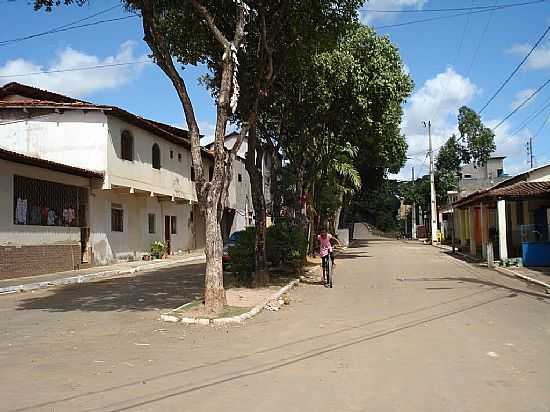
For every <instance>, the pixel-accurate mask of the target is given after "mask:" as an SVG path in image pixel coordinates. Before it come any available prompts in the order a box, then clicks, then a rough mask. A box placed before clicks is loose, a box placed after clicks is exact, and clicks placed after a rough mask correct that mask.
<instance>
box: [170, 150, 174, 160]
mask: <svg viewBox="0 0 550 412" xmlns="http://www.w3.org/2000/svg"><path fill="white" fill-rule="evenodd" d="M173 158H174V151H173V150H170V159H173Z"/></svg>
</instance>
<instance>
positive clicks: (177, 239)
mask: <svg viewBox="0 0 550 412" xmlns="http://www.w3.org/2000/svg"><path fill="white" fill-rule="evenodd" d="M0 148H1V149H3V150H4V151H8V152H12V153H16V154H20V155H22V156H24V157H25V158H33V159H36V161H37V162H50V163H48V164H51V165H54V164H56V165H63V166H66V167H68V168H74V169H75V170H85V171H86V173H91V174H93V176H94V179H93V182H91V183H89V182H87V183H85V184H84V183H82V182H81V181H79V182H80V183H82V184H84V186H85V187H86V192H78V191H77V192H78V193H80V195H79V196H80V197H79V202H80V201H82V202H83V200H82V199H81V197H85V198H86V202H85V203H82V208H81V209H79V210H80V212H78V213H81V214H82V218H81V217H80V215H79V219H78V220H76V221H75V220H71V222H67V221H66V220H64V216H63V214H64V213H65V209H73V210H75V207H74V206H75V203H74V200H73V199H72V198H71V197H70V196H72V195H69V194H67V193H69V192H70V191H69V192H66V191H64V190H65V189H63V187H62V186H55V185H54V186H55V187H56V188H57V189H55V190H54V189H52V188H51V187H54V186H51V187H50V186H48V185H46V186H44V184H42V183H41V182H42V181H43V180H48V179H46V178H47V177H48V175H49V174H48V173H45V172H38V171H37V169H33V170H34V172H33V173H30V174H29V173H26V174H23V175H22V176H23V177H25V179H19V177H18V176H19V174H18V173H12V175H11V177H9V178H6V176H3V179H4V184H5V185H7V184H9V185H11V186H13V187H14V188H15V191H9V192H8V191H3V192H2V194H1V195H0V196H1V197H2V202H4V204H9V205H11V206H10V207H9V208H7V209H5V210H7V211H8V213H6V214H5V215H6V216H9V218H8V221H9V222H10V223H9V224H8V223H6V222H4V226H0V231H1V233H0V251H5V250H7V249H5V247H9V251H13V248H12V246H19V245H24V244H26V243H28V242H31V243H32V242H35V240H36V242H42V244H43V245H53V244H59V242H66V241H70V242H73V241H74V240H75V236H76V235H75V234H74V233H73V232H74V231H77V232H79V233H78V236H77V237H78V239H76V240H77V241H78V242H79V243H80V246H81V251H82V252H81V256H80V257H79V259H75V264H74V265H72V267H75V266H76V265H77V264H79V263H86V262H87V263H90V264H107V263H111V262H114V261H117V260H134V259H141V258H142V256H143V255H146V254H148V252H149V249H150V245H151V243H152V242H154V241H155V240H162V241H166V242H167V244H168V245H169V252H170V253H172V254H174V253H185V252H186V251H189V250H193V249H201V248H204V245H205V223H204V217H203V215H202V213H201V211H200V209H199V207H198V205H197V197H196V192H195V187H194V170H193V166H192V161H191V153H190V143H189V140H188V138H187V131H185V130H182V129H179V128H175V127H172V126H170V125H166V124H163V123H159V122H156V121H153V120H149V119H145V118H143V117H140V116H137V115H134V114H132V113H130V112H127V111H125V110H123V109H121V108H119V107H116V106H109V105H98V104H94V103H90V102H85V101H81V100H78V99H74V98H71V97H68V96H63V95H60V94H57V93H52V92H49V91H45V90H40V89H37V88H34V87H30V86H25V85H22V84H19V83H9V84H7V85H5V86H3V87H1V88H0ZM203 159H204V167H205V174H206V175H207V176H208V175H209V174H210V172H211V170H212V167H211V166H212V164H213V163H212V156H211V155H210V154H209V153H208V151H207V150H204V151H203ZM0 162H6V160H5V159H4V160H0ZM10 164H11V163H10ZM4 167H6V166H4ZM56 167H58V166H56ZM43 169H44V168H42V169H41V170H43ZM235 169H236V170H235V173H236V174H237V175H239V176H240V177H239V178H237V179H234V182H235V184H234V185H232V187H231V188H230V196H229V207H230V208H231V209H232V210H236V211H239V212H240V213H243V214H244V213H245V212H244V211H243V210H245V204H246V199H247V198H249V197H250V185H249V184H248V183H247V182H248V180H247V179H248V176H247V174H246V173H245V171H244V167H243V166H242V165H236V166H235ZM67 170H69V169H67ZM70 170H71V171H74V170H73V169H70ZM245 175H246V176H245ZM6 179H8V180H9V182H8V181H6ZM28 179H31V180H28ZM32 179H34V180H32ZM56 179H57V180H55V179H54V181H52V182H53V183H60V182H59V181H60V180H61V181H63V178H59V175H56ZM70 180H71V179H67V182H68V181H70ZM72 180H74V179H72ZM77 180H78V179H77ZM53 183H52V184H53ZM11 186H9V187H11ZM76 186H78V185H76ZM36 190H40V191H45V193H47V194H48V196H50V195H51V194H52V193H56V194H55V195H51V196H53V197H48V196H46V195H44V196H42V195H39V194H37V193H35V191H36ZM67 190H68V189H67ZM71 190H72V189H71ZM70 193H72V192H70ZM84 193H86V194H84ZM41 196H42V197H41ZM18 199H20V200H21V202H23V203H24V200H26V201H27V203H26V204H27V212H26V213H27V219H18V213H21V217H22V216H23V212H22V211H21V210H22V209H18V204H17V202H18ZM31 199H33V200H32V201H31ZM59 199H61V200H59ZM33 202H34V203H33ZM23 203H21V204H23ZM31 203H32V204H31ZM84 205H85V207H84ZM33 206H34V207H37V208H41V209H44V208H46V209H49V210H51V211H52V212H53V213H55V215H56V218H55V219H54V220H53V222H54V223H51V222H52V221H51V220H50V221H47V220H46V221H44V220H40V222H38V220H33V219H30V215H29V213H30V211H31V208H32V207H33ZM20 207H21V206H20ZM75 213H76V212H75ZM75 222H76V223H75ZM54 226H55V227H56V228H55V229H54V228H53V227H54ZM67 227H70V228H71V229H70V230H69V232H70V236H69V237H66V236H65V237H63V236H61V235H60V236H61V237H60V236H57V235H56V236H52V235H51V233H54V232H56V231H57V232H60V233H65V232H67V230H68V229H66V228H67ZM243 227H244V226H243ZM76 228H79V229H78V230H77V229H76ZM12 232H14V233H18V235H17V236H15V237H13V236H11V235H10V233H12ZM33 237H34V239H35V240H32V239H31V238H33ZM37 239H40V240H37ZM33 244H34V243H33ZM51 250H53V248H52V249H51ZM2 253H3V252H2ZM10 253H11V252H10ZM44 259H49V258H48V257H45V258H44ZM0 263H1V262H0ZM72 267H71V268H72ZM71 268H67V269H71ZM44 270H46V269H44ZM34 273H37V272H36V271H34ZM27 274H32V273H31V272H29V273H27Z"/></svg>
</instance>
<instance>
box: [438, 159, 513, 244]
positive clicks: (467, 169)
mask: <svg viewBox="0 0 550 412" xmlns="http://www.w3.org/2000/svg"><path fill="white" fill-rule="evenodd" d="M504 159H506V156H494V157H491V158H489V159H488V160H487V163H485V164H484V165H475V164H467V165H464V166H462V168H461V169H460V175H459V179H458V186H457V188H456V190H452V191H449V192H447V203H446V204H443V205H440V206H439V213H438V215H439V216H438V218H439V223H440V227H441V233H442V237H443V239H450V238H451V237H452V225H451V223H452V219H453V206H452V205H453V203H455V202H456V201H458V200H459V199H461V198H463V197H466V196H468V195H470V194H471V193H474V192H477V191H479V190H483V189H487V188H489V187H492V186H494V185H495V184H497V183H500V182H504V181H506V180H507V179H509V178H510V176H508V175H507V174H506V173H504Z"/></svg>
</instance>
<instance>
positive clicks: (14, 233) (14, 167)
mask: <svg viewBox="0 0 550 412" xmlns="http://www.w3.org/2000/svg"><path fill="white" fill-rule="evenodd" d="M14 175H19V176H25V177H30V178H39V179H41V180H46V181H50V182H57V183H63V184H67V185H74V186H80V187H87V188H89V187H90V180H89V179H87V178H83V177H79V176H73V175H70V174H65V173H60V172H55V171H51V170H47V169H43V168H39V167H34V166H29V165H22V164H19V163H15V162H9V161H6V160H0V210H2V213H0V279H8V278H15V277H21V276H30V275H37V274H43V273H51V272H59V271H64V270H72V269H74V268H75V267H76V265H78V264H80V243H79V242H80V228H78V227H65V226H34V225H16V224H14V213H15V211H14V195H13V176H14Z"/></svg>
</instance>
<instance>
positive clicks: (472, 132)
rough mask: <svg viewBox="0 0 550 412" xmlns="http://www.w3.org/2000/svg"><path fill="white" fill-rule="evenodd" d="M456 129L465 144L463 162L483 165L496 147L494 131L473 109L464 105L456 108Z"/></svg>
mask: <svg viewBox="0 0 550 412" xmlns="http://www.w3.org/2000/svg"><path fill="white" fill-rule="evenodd" d="M458 130H459V132H460V138H461V139H462V140H463V141H464V142H465V144H466V150H464V152H463V153H464V156H463V161H464V163H470V162H471V163H474V164H476V165H484V164H485V163H486V162H487V160H488V159H489V157H490V156H491V153H493V152H494V151H495V149H496V145H495V133H494V132H493V131H492V130H491V129H490V128H488V127H486V126H485V125H484V124H483V123H482V121H481V118H480V117H479V115H478V114H477V113H476V112H475V111H473V110H472V109H470V108H469V107H466V106H462V107H461V108H460V109H459V110H458Z"/></svg>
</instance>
